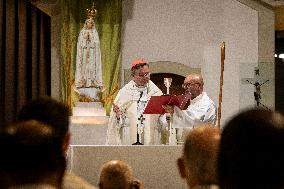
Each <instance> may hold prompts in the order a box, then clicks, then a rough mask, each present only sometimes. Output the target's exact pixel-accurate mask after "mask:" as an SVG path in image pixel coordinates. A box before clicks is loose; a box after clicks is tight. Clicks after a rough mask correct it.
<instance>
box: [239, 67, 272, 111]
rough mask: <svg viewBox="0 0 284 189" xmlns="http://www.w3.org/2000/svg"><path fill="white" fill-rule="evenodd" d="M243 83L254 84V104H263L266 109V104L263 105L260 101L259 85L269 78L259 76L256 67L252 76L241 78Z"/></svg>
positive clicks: (266, 81)
mask: <svg viewBox="0 0 284 189" xmlns="http://www.w3.org/2000/svg"><path fill="white" fill-rule="evenodd" d="M242 80H243V83H244V84H247V83H248V84H251V85H253V86H254V93H253V96H254V100H255V104H256V106H257V107H259V106H263V107H265V108H267V109H269V108H268V107H267V106H265V105H264V104H263V103H261V92H262V91H261V86H262V85H264V84H266V83H268V82H269V79H264V78H261V77H260V74H259V68H258V67H256V68H255V70H254V78H244V79H242Z"/></svg>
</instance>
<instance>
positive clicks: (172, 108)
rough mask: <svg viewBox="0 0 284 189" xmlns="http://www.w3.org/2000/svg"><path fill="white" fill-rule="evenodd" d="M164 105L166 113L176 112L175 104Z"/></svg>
mask: <svg viewBox="0 0 284 189" xmlns="http://www.w3.org/2000/svg"><path fill="white" fill-rule="evenodd" d="M162 107H163V108H164V109H165V112H166V113H170V114H173V113H174V106H170V105H163V106H162Z"/></svg>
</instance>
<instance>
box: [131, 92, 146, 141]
mask: <svg viewBox="0 0 284 189" xmlns="http://www.w3.org/2000/svg"><path fill="white" fill-rule="evenodd" d="M142 95H143V91H142V92H141V93H140V97H139V99H138V101H137V112H138V105H139V102H140V99H141V97H142ZM138 120H139V121H140V124H142V123H143V120H144V118H143V115H142V114H141V115H140V117H139V118H138ZM138 128H139V124H138V123H137V128H136V142H135V143H133V144H132V145H144V144H142V143H141V142H140V141H139V132H138Z"/></svg>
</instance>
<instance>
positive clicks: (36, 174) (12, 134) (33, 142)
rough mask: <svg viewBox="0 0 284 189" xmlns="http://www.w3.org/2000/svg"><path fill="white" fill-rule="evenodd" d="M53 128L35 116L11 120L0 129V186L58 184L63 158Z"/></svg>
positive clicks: (41, 187)
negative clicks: (9, 123) (33, 117)
mask: <svg viewBox="0 0 284 189" xmlns="http://www.w3.org/2000/svg"><path fill="white" fill-rule="evenodd" d="M53 135H54V130H53V128H52V127H50V126H49V125H47V124H44V123H40V122H37V121H35V120H30V121H23V122H16V123H12V124H11V125H10V126H7V127H6V128H4V129H2V130H1V132H0V145H1V156H0V188H2V189H5V188H11V189H18V188H19V189H25V188H27V189H33V188H35V189H44V188H46V189H57V188H61V184H62V178H63V174H64V171H65V168H66V160H65V157H64V154H63V153H62V149H61V146H60V145H59V144H57V142H56V141H55V140H53V138H54V136H53Z"/></svg>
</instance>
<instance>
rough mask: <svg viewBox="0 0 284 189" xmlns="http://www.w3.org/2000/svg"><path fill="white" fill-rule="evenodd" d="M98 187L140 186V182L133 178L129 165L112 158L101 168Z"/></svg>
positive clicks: (116, 188) (123, 187)
mask: <svg viewBox="0 0 284 189" xmlns="http://www.w3.org/2000/svg"><path fill="white" fill-rule="evenodd" d="M99 187H100V189H132V188H141V182H140V181H138V180H136V179H134V177H133V172H132V169H131V167H130V166H129V165H128V164H127V163H126V162H124V161H121V160H112V161H108V162H106V163H105V164H103V166H102V168H101V175H100V182H99Z"/></svg>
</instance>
